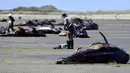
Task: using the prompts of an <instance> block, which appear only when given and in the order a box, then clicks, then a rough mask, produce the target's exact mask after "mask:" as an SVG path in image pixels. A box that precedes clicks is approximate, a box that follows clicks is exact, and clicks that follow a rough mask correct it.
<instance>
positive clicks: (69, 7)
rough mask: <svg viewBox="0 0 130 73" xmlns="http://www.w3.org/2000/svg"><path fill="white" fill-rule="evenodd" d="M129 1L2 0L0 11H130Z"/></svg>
mask: <svg viewBox="0 0 130 73" xmlns="http://www.w3.org/2000/svg"><path fill="white" fill-rule="evenodd" d="M129 3H130V1H129V0H123V1H122V0H98V1H96V0H78V1H76V0H10V1H8V0H4V1H3V0H2V1H1V3H0V10H9V9H14V8H17V7H19V6H23V7H41V6H45V5H53V6H55V7H56V8H58V9H60V10H64V11H83V12H86V11H97V10H130V8H129V7H130V4H129Z"/></svg>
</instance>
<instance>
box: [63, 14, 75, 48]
mask: <svg viewBox="0 0 130 73" xmlns="http://www.w3.org/2000/svg"><path fill="white" fill-rule="evenodd" d="M62 18H63V21H64V30H66V31H67V41H66V42H67V49H74V40H73V35H74V25H73V23H72V19H71V18H70V17H68V15H67V14H65V13H64V14H62Z"/></svg>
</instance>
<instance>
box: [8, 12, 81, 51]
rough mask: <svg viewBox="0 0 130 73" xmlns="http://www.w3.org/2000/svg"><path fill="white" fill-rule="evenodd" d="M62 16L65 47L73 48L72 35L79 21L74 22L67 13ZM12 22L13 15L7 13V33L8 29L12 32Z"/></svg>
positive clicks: (75, 31)
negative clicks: (65, 36) (65, 34)
mask: <svg viewBox="0 0 130 73" xmlns="http://www.w3.org/2000/svg"><path fill="white" fill-rule="evenodd" d="M62 18H63V21H64V30H66V31H67V40H66V43H67V49H73V48H74V39H73V37H74V35H75V34H76V33H77V30H76V29H77V28H78V26H79V22H76V21H73V20H72V19H71V18H70V17H69V16H68V15H67V14H65V13H64V14H62ZM14 22H15V19H14V17H13V16H12V14H11V13H9V16H8V23H9V26H8V29H7V30H8V33H10V29H11V31H12V32H14ZM19 29H20V30H23V29H22V28H20V27H19ZM22 32H25V31H22Z"/></svg>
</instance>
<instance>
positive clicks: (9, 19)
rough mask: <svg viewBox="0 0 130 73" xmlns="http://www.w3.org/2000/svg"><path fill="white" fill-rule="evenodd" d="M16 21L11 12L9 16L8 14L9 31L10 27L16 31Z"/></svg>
mask: <svg viewBox="0 0 130 73" xmlns="http://www.w3.org/2000/svg"><path fill="white" fill-rule="evenodd" d="M14 22H15V19H14V17H13V16H12V14H11V13H9V16H8V23H9V27H8V33H10V29H11V30H12V32H14Z"/></svg>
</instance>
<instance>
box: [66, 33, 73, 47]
mask: <svg viewBox="0 0 130 73" xmlns="http://www.w3.org/2000/svg"><path fill="white" fill-rule="evenodd" d="M67 46H68V49H73V46H74V41H73V33H71V32H70V31H68V41H67Z"/></svg>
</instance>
